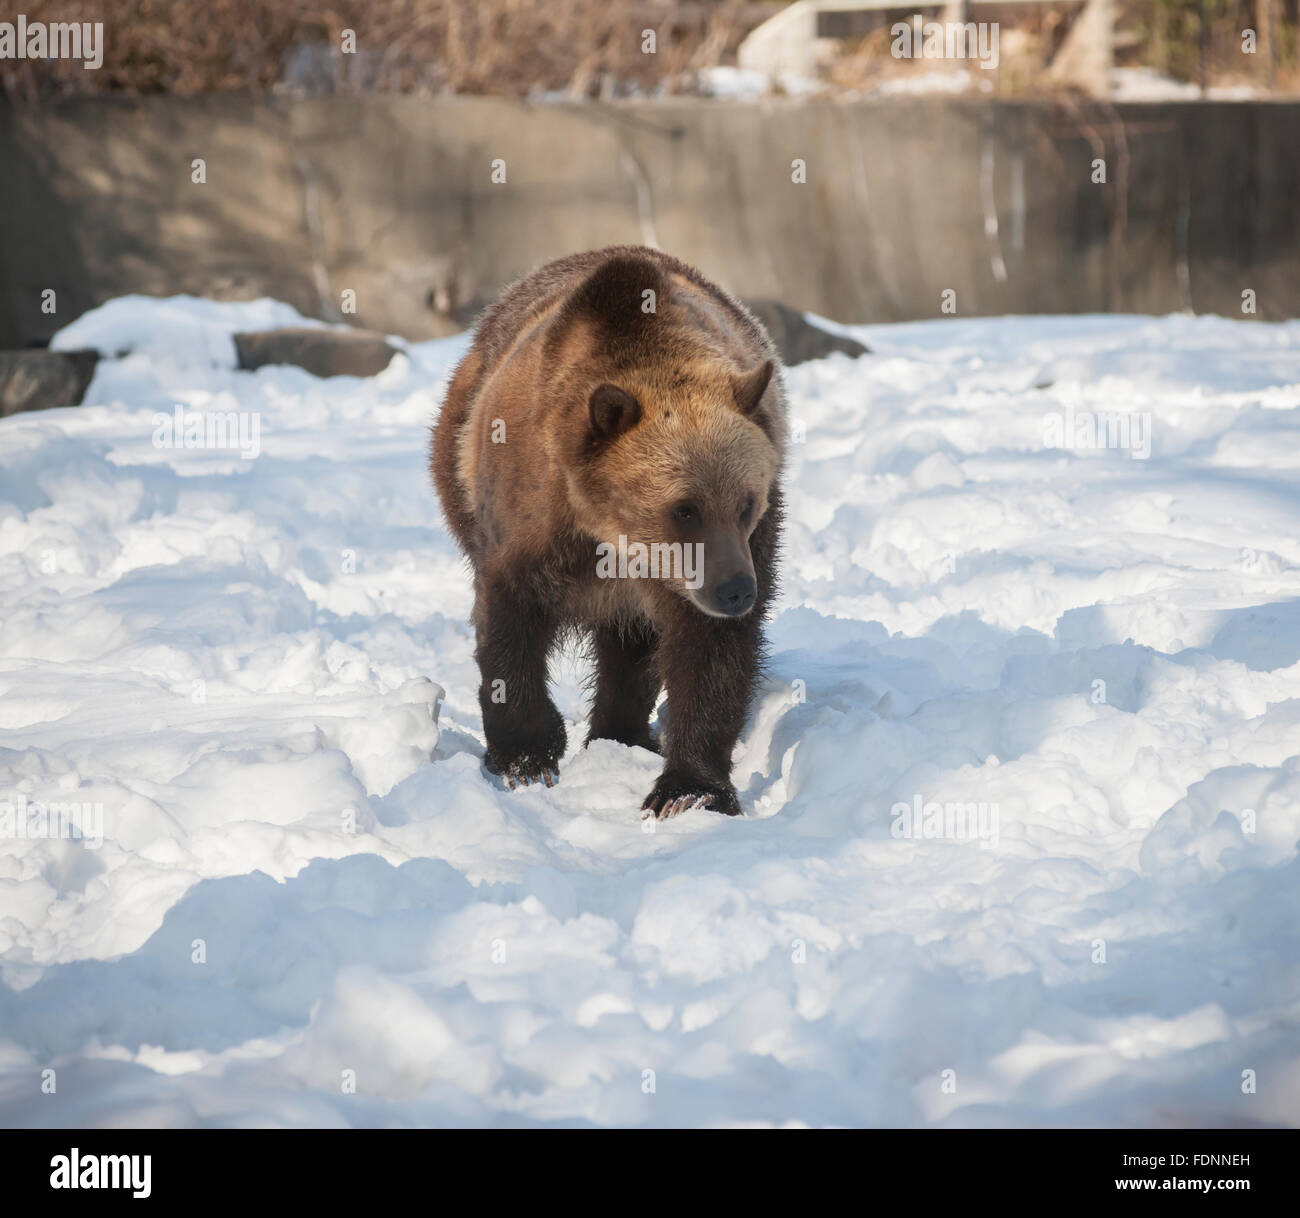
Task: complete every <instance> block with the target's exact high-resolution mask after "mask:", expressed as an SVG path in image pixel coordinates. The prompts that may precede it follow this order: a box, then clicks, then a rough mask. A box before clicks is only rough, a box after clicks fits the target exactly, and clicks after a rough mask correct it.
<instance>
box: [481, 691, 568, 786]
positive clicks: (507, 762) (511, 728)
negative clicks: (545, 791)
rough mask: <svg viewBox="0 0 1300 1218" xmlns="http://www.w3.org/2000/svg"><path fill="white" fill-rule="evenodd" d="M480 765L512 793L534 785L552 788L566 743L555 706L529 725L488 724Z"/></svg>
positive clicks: (565, 735)
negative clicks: (538, 784) (503, 781)
mask: <svg viewBox="0 0 1300 1218" xmlns="http://www.w3.org/2000/svg"><path fill="white" fill-rule="evenodd" d="M490 729H491V730H489V732H488V747H487V752H486V753H485V754H484V755H483V764H484V766H486V767H487V769H488V772H489V773H492V774H496V775H498V776H499V777H501V778H503V779H505V783H506V786H508V787H509V788H510V789H511V790H512V791H513V790H514V789H515V787H526V786H529V785H530V784H531V783H534V782H543V783H545V784H546V785H547V786H548V787H553V786H554V785H555V783H556V781H557V780H558V779H559V775H560V758H561V757H562V756H563V755H564V750H565V747H566V746H567V744H568V735H567V733H566V732H565V729H564V719H563V718H562V717H561V715H560V712H559V711H557V710H556V709H555V708H554V707H550V708H548V710H547V711H545V712H543V713H542V714H541V715H538V716H537V717H536V719H535V720H534V721H533V722H531V723H526V724H518V723H512V724H509V725H508V726H501V725H498V724H491V725H490Z"/></svg>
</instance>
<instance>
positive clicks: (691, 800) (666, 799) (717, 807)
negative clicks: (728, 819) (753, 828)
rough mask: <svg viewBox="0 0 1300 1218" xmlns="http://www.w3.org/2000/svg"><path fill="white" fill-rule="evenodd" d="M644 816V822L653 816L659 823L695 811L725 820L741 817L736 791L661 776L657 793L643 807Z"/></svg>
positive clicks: (652, 794) (650, 795)
mask: <svg viewBox="0 0 1300 1218" xmlns="http://www.w3.org/2000/svg"><path fill="white" fill-rule="evenodd" d="M641 808H642V810H643V812H644V813H645V815H644V816H642V818H641V819H642V820H647V819H649V818H650V817H651V816H653V817H654V818H655V819H656V820H668V819H670V818H671V817H674V816H680V815H681V814H682V813H683V812H693V811H695V810H696V809H705V808H709V809H712V810H713V811H714V812H721V813H722V815H723V816H739V815H740V801H739V800H738V799H737V798H736V791H735V788H734V787H715V786H713V785H712V784H710V783H701V782H692V781H690V780H689V779H688V780H686V781H679V780H674V779H671V778H668V777H666V776H664V775H661V776H660V778H659V781H658V782H656V783H655V785H654V789H653V790H652V791H651V792H650V794H649V795H647V796H646V797H645V801H644V802H643V803H642V804H641Z"/></svg>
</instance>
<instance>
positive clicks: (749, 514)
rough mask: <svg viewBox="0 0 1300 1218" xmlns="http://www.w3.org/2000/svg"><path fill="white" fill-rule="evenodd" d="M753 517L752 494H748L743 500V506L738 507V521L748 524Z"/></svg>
mask: <svg viewBox="0 0 1300 1218" xmlns="http://www.w3.org/2000/svg"><path fill="white" fill-rule="evenodd" d="M753 519H754V496H753V495H750V496H749V498H747V499H746V500H745V503H744V506H743V507H742V508H741V509H740V523H741V524H748V523H749V522H750V521H751V520H753Z"/></svg>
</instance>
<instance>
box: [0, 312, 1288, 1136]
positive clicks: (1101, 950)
mask: <svg viewBox="0 0 1300 1218" xmlns="http://www.w3.org/2000/svg"><path fill="white" fill-rule="evenodd" d="M295 320H297V319H296V318H295V317H294V315H293V314H292V312H291V311H290V310H288V309H286V308H285V307H284V306H275V305H272V304H269V303H263V304H260V305H256V306H250V305H214V304H208V303H204V302H195V301H184V300H178V301H171V302H166V301H145V300H140V299H134V300H125V301H119V302H115V303H114V304H112V305H109V306H106V307H105V308H104V309H102V310H99V311H98V312H97V313H95V314H92V315H89V316H88V317H86V318H84V319H82V320H81V321H79V322H77V323H75V324H74V325H73V326H72V327H70V329H69V330H68V331H66V332H65V333H64V334H63V335H62V336H61V338H60V340H59V341H60V344H61V345H64V346H74V347H75V346H80V345H84V344H87V343H91V344H94V345H97V346H100V347H101V348H102V349H104V350H105V351H108V352H112V353H117V352H121V351H129V352H130V353H129V354H126V355H124V356H122V357H120V358H113V359H107V360H105V361H103V362H101V364H100V366H99V370H98V372H97V374H96V377H95V381H94V383H93V385H92V386H91V389H90V393H89V396H88V402H87V404H86V405H85V406H83V407H81V408H80V409H75V410H66V411H56V412H48V413H42V414H35V415H28V416H22V417H18V418H13V419H8V420H4V421H3V422H0V598H2V605H3V623H2V625H0V818H3V816H4V815H5V811H6V807H7V808H8V811H9V820H8V821H3V820H2V819H0V830H3V833H4V835H3V836H0V958H2V960H3V967H2V970H0V983H2V984H0V1124H4V1125H12V1124H23V1125H26V1124H38V1125H54V1124H63V1125H133V1124H159V1123H161V1124H234V1125H247V1124H291V1125H300V1124H311V1125H314V1124H320V1125H362V1124H376V1123H378V1124H449V1123H457V1124H461V1123H470V1124H488V1125H495V1124H529V1123H568V1124H586V1123H592V1124H601V1125H606V1124H629V1125H668V1124H689V1125H696V1124H700V1125H712V1124H731V1123H777V1124H779V1123H811V1124H823V1123H839V1124H863V1123H867V1124H872V1123H879V1124H933V1125H991V1124H998V1125H1002V1124H1097V1123H1106V1124H1124V1125H1148V1124H1154V1125H1161V1126H1180V1125H1191V1124H1207V1123H1208V1124H1213V1125H1220V1124H1222V1125H1238V1124H1246V1125H1249V1124H1255V1123H1265V1124H1268V1123H1280V1124H1296V1123H1298V1122H1300V942H1298V938H1297V930H1296V928H1297V925H1300V882H1298V881H1300V867H1298V865H1297V862H1296V841H1297V838H1298V837H1300V409H1298V408H1297V403H1298V402H1300V324H1297V323H1291V324H1286V325H1266V324H1247V323H1240V322H1230V321H1225V320H1222V319H1217V318H1186V317H1171V318H1163V319H1152V318H1142V317H1105V318H1101V317H1072V318H1039V319H1003V320H993V321H960V320H948V321H944V322H933V323H923V324H914V325H904V326H891V327H863V328H860V329H857V330H855V331H854V333H856V334H857V335H858V336H859V337H861V338H863V339H864V340H865V341H866V342H867V343H869V344H870V346H871V347H872V349H873V354H871V355H870V356H867V357H864V358H863V359H860V360H857V361H850V360H848V359H847V358H845V357H843V356H835V357H833V358H831V359H828V360H824V361H819V362H816V363H812V364H807V365H804V366H802V367H799V368H796V369H794V370H793V371H792V372H791V373H790V374H789V378H788V379H789V385H790V389H791V396H792V401H793V409H794V413H795V416H796V427H797V428H798V429H799V431H800V435H799V436H798V437H797V438H798V439H799V442H797V443H796V444H795V445H794V446H793V449H792V452H793V463H792V467H791V470H790V474H789V480H788V485H789V494H788V498H789V502H790V527H789V533H788V546H787V550H788V554H787V560H786V566H785V585H784V593H783V598H782V601H781V605H780V610H779V614H778V616H777V617H776V620H775V621H774V623H773V625H772V627H771V632H770V633H771V637H772V641H773V648H772V652H773V655H772V665H771V672H770V675H769V677H768V680H767V682H766V685H765V686H764V688H763V691H762V694H761V697H760V699H759V701H758V703H757V705H756V708H755V712H754V716H753V721H752V724H751V726H750V727H749V728H748V730H747V731H746V733H745V735H744V737H743V739H742V742H741V744H740V746H739V748H738V750H737V754H736V779H737V785H738V787H739V789H740V791H741V796H742V802H743V804H744V807H745V809H746V816H745V818H744V819H737V820H727V819H724V818H721V817H718V816H715V815H712V814H709V813H691V814H688V815H686V816H683V817H681V818H679V819H677V820H675V821H671V822H667V823H663V824H654V823H653V822H643V821H642V820H641V818H640V815H639V813H638V805H639V803H640V800H641V797H642V796H643V795H644V793H645V791H646V790H647V789H648V788H649V786H650V783H651V781H652V779H653V777H654V775H655V773H656V772H657V767H658V764H659V762H658V758H657V757H654V756H652V755H650V754H649V753H645V752H642V751H638V750H630V749H626V748H623V747H622V746H618V745H615V744H612V743H609V742H601V743H598V744H597V745H595V746H593V747H592V748H591V749H590V750H588V751H585V752H583V751H578V750H577V749H576V748H575V749H574V750H573V751H572V752H571V753H570V755H569V756H568V757H567V758H566V759H565V762H564V765H563V770H562V776H561V781H560V784H559V786H558V787H556V788H555V789H554V790H545V789H529V790H524V791H522V792H517V793H510V792H506V791H504V790H502V789H499V788H498V787H497V786H495V785H493V784H492V783H490V782H489V781H487V780H486V779H485V777H484V775H483V773H482V771H481V768H480V763H479V758H480V755H481V751H482V742H481V739H480V736H479V717H478V711H477V705H476V700H475V687H476V681H477V674H476V671H475V668H474V664H473V661H472V658H471V638H470V633H469V630H468V628H467V614H468V611H469V607H470V594H469V583H468V579H467V577H466V571H465V568H464V566H463V565H462V563H461V561H460V560H459V558H458V556H457V554H456V551H455V549H454V547H453V545H452V542H451V539H450V537H449V536H448V534H447V533H446V532H445V531H444V529H443V528H442V525H441V521H440V516H439V512H438V508H437V505H436V501H435V499H434V497H433V493H432V491H431V489H430V486H429V483H428V480H427V477H426V472H425V466H424V461H425V446H426V440H427V427H428V424H429V422H430V420H431V419H432V418H433V416H434V415H435V413H436V410H437V404H438V400H439V396H440V391H441V385H440V381H441V379H442V378H443V376H444V374H445V373H446V372H447V371H448V369H449V368H450V367H451V365H452V364H453V362H454V361H455V359H456V358H457V356H458V354H459V353H460V352H461V351H462V350H463V349H464V345H465V340H464V339H463V338H462V339H452V340H445V341H442V342H437V343H428V344H422V345H415V346H412V347H410V348H409V349H408V350H407V351H406V352H405V353H404V354H402V355H399V356H398V357H397V358H396V359H395V360H394V361H393V363H392V364H391V365H390V367H389V368H388V369H387V371H385V372H384V373H383V374H382V375H380V376H379V377H377V378H375V379H373V380H370V381H360V380H354V379H349V378H340V379H333V380H328V381H321V380H317V379H315V378H313V377H311V376H310V375H308V374H307V373H305V372H302V371H299V370H297V369H293V368H267V369H262V370H261V371H258V372H256V373H244V372H238V371H235V370H234V352H233V348H232V345H231V342H230V339H229V334H230V333H231V332H232V331H235V330H238V329H241V328H250V327H260V326H264V325H267V324H274V323H281V322H286V321H295ZM178 406H179V407H181V408H182V410H181V414H180V419H181V424H182V427H181V430H182V433H183V432H184V430H185V427H186V426H187V425H188V424H189V422H190V420H191V419H193V418H195V417H198V418H199V419H200V420H201V421H204V422H206V421H207V420H209V419H212V418H214V417H215V416H216V415H217V414H221V413H224V412H244V414H243V418H242V421H243V423H244V424H245V433H244V437H243V438H244V440H245V441H247V443H246V444H245V451H246V452H247V453H248V454H249V455H248V456H244V455H241V453H240V451H239V450H238V449H237V448H231V447H226V448H197V447H191V448H186V447H183V446H179V447H166V446H165V445H166V443H167V441H168V440H169V439H172V438H173V437H172V436H170V435H169V430H168V429H169V427H170V426H171V424H170V423H169V422H168V421H167V420H175V419H176V418H177V415H176V408H177V407H178ZM1096 411H1120V412H1132V414H1131V415H1130V414H1127V413H1126V414H1125V417H1124V418H1123V419H1119V420H1112V422H1113V423H1115V424H1116V427H1117V430H1116V432H1115V435H1116V438H1117V441H1118V442H1122V443H1124V444H1125V445H1126V447H1123V448H1115V447H1111V448H1100V449H1094V448H1086V447H1073V448H1071V447H1049V446H1048V445H1047V444H1045V440H1052V439H1055V440H1059V439H1062V438H1064V439H1069V438H1071V437H1075V436H1079V435H1080V434H1083V438H1084V439H1085V440H1086V439H1087V435H1086V432H1085V433H1080V432H1079V431H1077V430H1076V429H1077V428H1084V429H1086V427H1087V418H1088V412H1096ZM1144 420H1145V421H1144ZM238 421H240V420H238V419H237V420H236V422H238ZM254 423H256V426H257V428H258V430H257V433H256V442H255V443H254V435H253V431H252V427H253V424H254ZM1147 423H1149V431H1148V430H1146V424H1147ZM1067 425H1068V434H1065V433H1063V432H1062V430H1061V429H1062V428H1063V427H1066V426H1067ZM1120 426H1123V427H1125V428H1130V430H1129V431H1127V432H1126V433H1125V432H1121V431H1119V430H1118V428H1119V427H1120ZM1143 437H1145V440H1144V438H1143ZM1147 442H1149V453H1150V455H1149V456H1148V457H1146V458H1143V457H1142V456H1141V455H1140V453H1141V451H1142V449H1143V448H1144V447H1145V446H1146V443H1147ZM181 443H182V444H183V435H182V439H181ZM254 451H256V454H257V455H256V456H253V455H252V454H253V452H254ZM582 675H583V672H582V668H581V665H580V663H579V662H578V661H577V660H576V659H573V660H567V661H565V662H563V663H561V664H560V665H559V666H558V667H557V671H556V674H555V676H556V683H557V701H558V703H559V705H560V707H561V709H562V710H563V711H564V713H565V714H566V716H567V717H568V719H569V720H570V740H572V741H574V742H575V744H576V742H577V741H579V740H581V738H582V730H581V728H580V727H579V726H578V723H579V720H580V718H581V716H582V712H583V697H582V692H581V678H582ZM443 691H445V696H443ZM949 803H952V804H953V805H954V806H955V805H957V804H961V805H966V804H974V805H976V811H977V815H976V817H975V818H974V819H972V820H971V821H970V822H969V823H967V821H966V820H965V819H964V818H963V817H959V816H955V815H954V816H953V817H948V816H947V815H946V813H947V809H946V807H945V808H944V809H943V810H942V812H943V814H941V815H938V816H936V815H935V814H934V809H933V808H932V807H930V805H932V804H941V805H947V804H949ZM900 806H902V807H903V808H905V809H908V810H910V809H913V808H916V807H918V806H919V807H920V809H921V816H920V818H919V820H917V821H914V820H913V818H912V817H910V816H908V817H904V816H901V815H900ZM52 807H61V808H62V809H63V810H64V811H65V813H66V814H67V815H69V816H75V815H76V814H77V812H78V810H79V809H80V810H81V811H82V815H83V825H84V827H85V828H86V829H88V830H89V831H90V832H91V833H92V834H93V832H94V830H95V817H96V812H97V810H102V835H103V840H102V844H100V845H98V847H97V848H96V847H95V846H94V843H93V842H90V843H88V842H85V841H77V840H55V839H51V838H49V837H35V838H33V837H30V836H29V837H22V836H17V835H16V832H17V831H16V828H15V826H16V825H17V824H18V821H19V817H20V816H22V815H23V814H25V813H30V814H32V815H33V816H35V815H36V813H38V812H39V811H41V810H42V809H46V810H48V809H49V808H52ZM6 826H7V828H6ZM39 830H40V823H39V822H38V821H36V822H33V831H34V832H39ZM936 830H938V831H941V832H942V833H944V836H928V835H927V834H932V833H934V832H935V831H936ZM47 1071H53V1074H49V1073H46V1072H47ZM1244 1072H1252V1073H1244ZM1252 1080H1253V1085H1252ZM51 1090H52V1091H53V1093H52V1094H51V1093H50V1092H51Z"/></svg>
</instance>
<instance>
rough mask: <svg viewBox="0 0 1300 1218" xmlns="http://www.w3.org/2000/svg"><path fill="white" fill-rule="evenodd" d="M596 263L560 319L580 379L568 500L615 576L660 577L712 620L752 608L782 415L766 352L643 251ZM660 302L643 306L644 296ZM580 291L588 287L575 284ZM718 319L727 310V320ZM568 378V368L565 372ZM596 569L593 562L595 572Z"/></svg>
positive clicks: (571, 391)
mask: <svg viewBox="0 0 1300 1218" xmlns="http://www.w3.org/2000/svg"><path fill="white" fill-rule="evenodd" d="M625 261H626V262H627V263H630V264H632V265H630V266H620V267H616V268H614V271H613V272H612V273H611V272H610V270H609V269H608V268H602V270H601V271H600V272H597V276H594V277H593V279H594V280H595V288H596V289H597V290H596V291H592V290H591V288H592V286H593V285H592V281H588V283H587V284H585V285H584V288H583V291H584V292H585V293H586V298H585V302H586V303H588V304H590V302H591V298H592V297H594V298H595V302H596V303H595V307H588V308H586V309H585V310H583V311H581V312H578V313H577V314H576V315H571V316H570V317H568V318H567V319H565V336H566V337H565V343H564V345H565V346H568V347H569V348H570V350H571V352H572V351H574V350H576V351H577V352H579V353H580V357H578V358H572V359H569V360H567V361H562V362H563V364H564V366H566V367H567V368H568V369H570V370H571V375H572V377H573V379H572V381H571V382H570V383H569V385H568V386H566V388H567V392H566V394H565V396H566V398H567V400H568V401H569V402H570V403H571V406H570V410H571V420H572V422H571V428H572V430H571V443H572V445H573V448H572V449H571V452H572V457H573V459H572V460H571V461H570V462H569V463H568V464H567V469H568V484H569V499H570V504H571V507H572V509H573V511H574V516H575V518H576V520H577V522H578V524H579V526H580V527H581V528H583V529H584V530H585V531H586V532H588V533H590V534H591V535H592V536H594V537H595V538H596V539H597V541H598V542H599V543H603V544H602V549H603V550H604V552H605V553H606V555H608V554H609V553H610V549H609V548H610V547H613V548H614V549H615V550H616V551H617V552H618V553H620V554H623V555H625V556H626V562H625V564H624V565H621V566H620V567H619V568H618V573H619V574H620V575H627V576H632V577H636V576H642V577H651V578H656V579H659V580H660V581H661V582H663V583H666V584H667V585H668V586H670V587H671V588H672V589H673V591H675V592H677V593H678V594H679V595H681V596H684V597H686V598H687V599H688V600H689V601H690V602H691V603H692V604H693V605H695V606H696V608H698V609H700V610H701V611H702V612H704V613H707V614H709V615H711V616H714V617H737V616H740V615H742V614H745V613H748V612H749V610H750V609H751V608H752V607H753V605H754V603H755V601H756V599H757V595H758V588H757V583H756V579H755V570H754V560H753V557H752V555H751V552H750V539H751V537H752V535H753V533H754V530H755V528H757V526H758V524H759V522H760V521H761V520H762V519H763V517H764V515H765V513H766V512H767V510H768V507H769V504H770V502H771V499H772V496H773V488H774V486H775V483H776V479H777V476H778V474H779V471H780V465H781V449H782V444H783V442H784V417H783V414H782V407H781V399H780V392H781V389H780V384H779V377H777V376H776V375H775V364H774V361H773V360H772V359H771V358H769V357H765V356H764V357H760V358H754V357H752V356H750V357H745V356H743V355H738V354H737V352H738V351H742V350H744V348H745V344H743V343H740V342H736V341H732V342H727V341H724V340H725V339H726V334H725V330H724V331H723V332H722V334H721V336H720V335H719V331H718V326H719V325H720V324H721V325H722V326H724V327H725V325H726V324H727V319H726V317H725V316H723V315H722V312H721V311H722V309H723V307H724V306H721V305H718V306H713V307H714V308H715V309H716V310H717V311H716V312H714V314H713V315H712V317H706V316H702V315H701V314H700V313H699V311H698V310H699V308H701V307H703V308H709V307H710V304H709V302H708V301H707V300H706V301H705V303H704V305H703V306H700V305H697V304H696V303H695V302H694V301H693V300H692V299H691V298H689V297H688V298H687V300H686V302H685V303H683V302H682V301H681V300H680V299H678V298H675V294H674V290H673V289H674V285H672V284H671V283H668V282H666V281H665V278H664V276H663V275H662V274H661V273H660V272H659V270H658V268H657V267H655V266H654V264H652V263H648V262H647V261H646V260H642V259H636V258H629V259H626V260H625ZM647 290H649V291H653V292H655V293H656V298H655V299H656V309H655V311H654V313H647V312H646V311H645V310H644V309H643V302H644V300H645V299H646V297H645V295H644V294H645V292H646V291H647ZM579 301H580V303H582V302H583V301H584V297H583V295H582V293H579ZM720 318H721V320H720ZM566 379H567V378H566ZM598 573H599V572H598Z"/></svg>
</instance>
